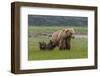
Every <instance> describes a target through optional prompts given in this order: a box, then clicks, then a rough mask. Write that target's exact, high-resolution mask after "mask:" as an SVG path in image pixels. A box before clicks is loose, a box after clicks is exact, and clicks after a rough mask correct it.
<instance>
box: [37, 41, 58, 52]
mask: <svg viewBox="0 0 100 76" xmlns="http://www.w3.org/2000/svg"><path fill="white" fill-rule="evenodd" d="M39 46H40V50H53V49H54V48H55V47H56V46H55V45H54V43H53V42H52V41H51V40H50V41H49V43H48V44H46V43H45V42H39Z"/></svg>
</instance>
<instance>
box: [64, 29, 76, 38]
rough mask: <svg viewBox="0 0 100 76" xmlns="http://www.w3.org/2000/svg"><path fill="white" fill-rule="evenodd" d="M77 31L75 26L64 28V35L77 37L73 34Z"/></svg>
mask: <svg viewBox="0 0 100 76" xmlns="http://www.w3.org/2000/svg"><path fill="white" fill-rule="evenodd" d="M74 33H75V30H74V29H73V28H67V29H63V36H64V37H65V38H68V37H69V38H75V37H74V36H73V34H74Z"/></svg>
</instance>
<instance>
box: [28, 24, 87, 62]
mask: <svg viewBox="0 0 100 76" xmlns="http://www.w3.org/2000/svg"><path fill="white" fill-rule="evenodd" d="M63 28H68V27H66V26H61V27H57V26H52V27H50V26H40V27H39V26H29V28H28V60H53V59H79V58H87V57H88V50H87V49H88V46H87V45H88V41H87V38H82V37H81V38H78V37H77V38H75V39H72V41H71V49H70V50H59V49H58V48H57V47H56V48H55V49H54V50H40V49H39V42H41V41H45V42H46V43H48V41H49V37H48V36H46V35H42V34H44V33H46V34H49V33H53V32H55V31H57V30H61V29H63ZM73 28H74V29H75V32H76V34H77V33H79V35H81V34H82V35H83V34H84V35H86V36H87V27H73Z"/></svg>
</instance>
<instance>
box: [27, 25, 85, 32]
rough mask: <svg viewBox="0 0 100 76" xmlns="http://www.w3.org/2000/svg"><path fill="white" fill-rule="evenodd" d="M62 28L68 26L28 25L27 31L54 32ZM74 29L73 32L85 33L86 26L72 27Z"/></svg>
mask: <svg viewBox="0 0 100 76" xmlns="http://www.w3.org/2000/svg"><path fill="white" fill-rule="evenodd" d="M63 28H68V27H67V26H59V27H58V26H40V27H37V26H30V27H29V33H31V32H54V31H57V30H61V29H63ZM72 28H74V29H75V32H81V33H87V27H72Z"/></svg>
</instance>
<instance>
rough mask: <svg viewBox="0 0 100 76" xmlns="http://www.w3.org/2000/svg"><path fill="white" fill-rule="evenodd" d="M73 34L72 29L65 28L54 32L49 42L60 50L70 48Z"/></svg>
mask: <svg viewBox="0 0 100 76" xmlns="http://www.w3.org/2000/svg"><path fill="white" fill-rule="evenodd" d="M74 33H75V31H74V29H73V28H66V29H63V30H59V31H56V32H54V33H53V34H52V37H51V41H52V42H53V43H54V44H55V45H56V46H58V47H59V49H60V50H63V49H69V50H70V48H71V38H74V36H73V34H74Z"/></svg>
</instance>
